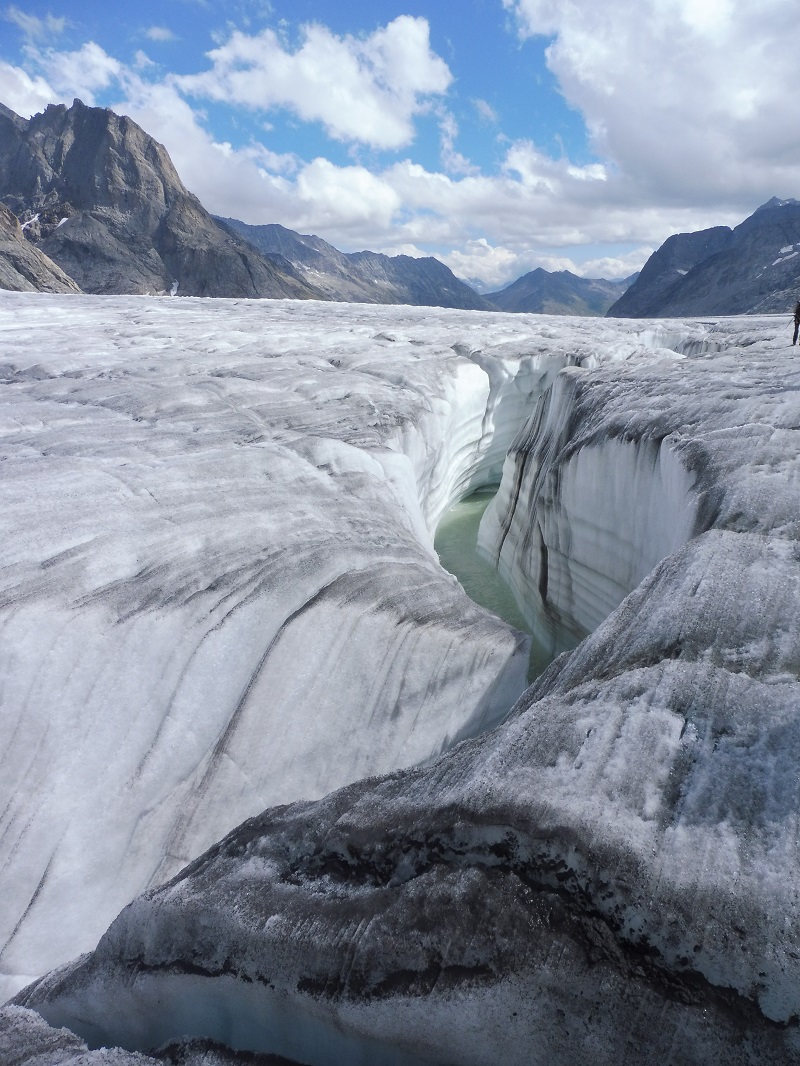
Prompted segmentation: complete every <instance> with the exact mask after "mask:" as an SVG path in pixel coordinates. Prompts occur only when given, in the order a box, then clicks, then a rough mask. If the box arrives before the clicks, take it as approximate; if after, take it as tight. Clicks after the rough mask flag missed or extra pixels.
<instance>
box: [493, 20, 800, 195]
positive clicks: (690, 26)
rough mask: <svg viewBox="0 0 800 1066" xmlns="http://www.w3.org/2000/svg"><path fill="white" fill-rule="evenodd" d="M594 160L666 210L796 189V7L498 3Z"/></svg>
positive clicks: (799, 159) (799, 142)
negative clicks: (586, 134) (542, 40)
mask: <svg viewBox="0 0 800 1066" xmlns="http://www.w3.org/2000/svg"><path fill="white" fill-rule="evenodd" d="M503 2H504V4H505V7H506V8H507V9H508V10H510V11H512V12H514V14H515V15H516V18H517V22H518V27H519V31H520V34H521V36H523V37H526V36H532V35H545V36H548V37H551V38H552V40H551V43H550V44H549V46H548V49H547V62H548V65H549V67H550V69H551V70H552V72H553V73H554V74H555V76H556V77H557V79H558V81H559V84H560V86H561V89H562V91H563V93H564V95H565V96H566V99H567V100H568V102H569V103H570V104H571V105H572V106H573V107H575V108H577V109H579V110H580V112H581V113H582V115H583V117H584V120H585V122H586V124H587V127H588V129H589V131H590V133H591V136H592V143H593V147H594V150H595V152H596V153H597V155H598V156H599V157H600V158H601V159H603V160H605V161H607V162H608V163H612V164H613V165H614V166H615V167H616V168H617V170H618V172H619V174H620V176H621V177H622V178H623V179H624V180H625V181H626V182H628V183H630V186H631V189H632V191H634V192H635V193H637V194H639V195H643V196H645V197H647V198H649V199H650V200H651V201H652V200H654V199H655V198H657V197H660V198H661V199H662V202H663V201H665V200H667V199H672V200H673V202H680V201H682V202H684V203H687V202H689V201H692V200H693V201H694V202H698V200H699V199H704V200H705V202H706V203H713V202H717V203H720V202H722V203H731V202H732V201H733V200H736V199H738V200H739V201H740V202H741V201H742V200H743V199H744V198H746V197H748V196H755V197H759V198H760V197H763V196H765V194H767V195H769V194H770V193H769V192H768V189H771V190H774V191H775V192H776V193H777V194H778V195H781V193H780V189H784V188H788V189H791V188H792V187H793V186H794V188H796V187H797V168H798V166H799V165H800V139H798V138H797V137H796V136H795V135H794V131H795V130H796V128H797V120H796V114H795V112H796V101H795V98H794V94H793V93H792V92H791V89H790V87H791V86H792V85H793V84H794V82H795V79H796V71H795V68H796V59H795V56H794V53H793V49H792V47H791V42H792V41H793V39H794V37H795V35H796V31H797V7H796V4H795V3H794V0H735V2H734V0H639V2H637V3H635V4H634V3H631V2H630V0H606V2H605V3H603V4H597V3H596V2H594V0H570V2H569V3H561V2H559V0H503Z"/></svg>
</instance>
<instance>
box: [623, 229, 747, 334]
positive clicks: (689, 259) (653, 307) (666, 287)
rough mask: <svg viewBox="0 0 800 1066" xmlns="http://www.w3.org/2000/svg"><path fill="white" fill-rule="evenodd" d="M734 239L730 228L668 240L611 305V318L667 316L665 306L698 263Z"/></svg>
mask: <svg viewBox="0 0 800 1066" xmlns="http://www.w3.org/2000/svg"><path fill="white" fill-rule="evenodd" d="M732 239H733V233H732V231H731V230H730V229H729V228H728V227H727V226H715V227H713V228H712V229H706V230H700V231H699V232H698V233H676V234H673V236H672V237H668V238H667V240H666V241H664V243H663V244H662V245H661V247H660V248H659V249H658V250H657V251H656V252H653V254H652V255H651V256H650V258H649V259H648V260H647V262H646V263H645V265H644V266H643V267H642V270H641V273H640V274H639V277H638V278H637V280H636V281H635V282H634V284H633V285H631V287H630V288H629V289H628V290H627V292H625V293H623V294H622V296H620V297H619V299H618V300H617V301H616V302H615V303H613V304H612V305H611V307H610V308H609V309H608V311H607V313H608V316H609V317H615V318H652V317H656V316H658V315H661V314H663V313H665V312H664V311H663V310H662V307H663V304H664V301H665V300H667V299H669V297H668V295H667V294H668V293H669V292H670V291H671V290H672V288H673V287H679V286H680V285H681V283H682V281H683V279H684V277H686V276H687V275H688V274H689V272H690V271H691V270H692V268H693V267H695V266H696V265H697V264H698V263H701V262H703V261H705V260H706V259H708V258H709V257H711V256H714V255H716V254H717V253H718V252H722V251H724V250H725V249H726V248H728V247H729V245H730V244H731V241H732Z"/></svg>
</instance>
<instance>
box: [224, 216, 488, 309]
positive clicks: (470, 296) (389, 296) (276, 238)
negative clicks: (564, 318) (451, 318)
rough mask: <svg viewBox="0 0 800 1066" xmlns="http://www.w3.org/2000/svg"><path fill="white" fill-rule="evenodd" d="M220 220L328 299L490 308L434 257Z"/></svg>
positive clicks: (353, 301) (273, 227)
mask: <svg viewBox="0 0 800 1066" xmlns="http://www.w3.org/2000/svg"><path fill="white" fill-rule="evenodd" d="M220 221H221V222H224V223H225V225H226V226H228V227H229V228H230V229H232V230H235V231H236V232H237V233H238V234H240V235H241V236H242V237H244V238H245V240H247V241H249V242H250V244H252V245H253V247H255V248H257V249H258V250H259V251H260V252H262V253H263V254H264V255H266V256H270V257H272V256H276V255H278V256H281V257H283V259H285V260H288V262H289V263H291V265H292V266H293V267H294V268H296V269H297V270H298V271H299V272H300V273H301V274H303V276H304V277H305V279H306V281H307V282H308V283H309V284H311V285H314V287H315V288H317V289H320V290H321V291H322V292H324V293H325V296H326V298H327V299H330V300H345V301H348V302H352V303H378V304H411V305H412V306H418V307H457V308H461V309H462V310H482V311H491V310H494V307H493V306H492V304H491V303H490V302H489V301H487V300H486V299H484V298H483V297H481V296H479V295H478V294H477V293H476V292H475V290H474V289H472V288H470V286H469V285H467V284H465V283H464V282H463V281H460V280H459V279H458V278H457V277H456V276H455V274H454V273H453V272H452V271H451V270H450V269H449V268H448V267H446V266H445V265H444V263H440V262H439V260H438V259H434V258H431V257H428V258H424V259H414V258H412V257H411V256H408V255H396V256H388V255H381V254H379V253H378V252H351V253H347V252H340V251H339V250H338V249H337V248H334V247H333V245H331V244H328V243H327V241H324V240H322V238H320V237H315V236H314V235H312V234H299V233H295V232H294V231H293V230H290V229H286V228H285V227H284V226H278V225H269V226H250V225H248V224H247V223H245V222H240V221H238V219H235V218H226V219H221V220H220Z"/></svg>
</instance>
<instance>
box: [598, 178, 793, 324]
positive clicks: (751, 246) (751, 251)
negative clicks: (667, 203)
mask: <svg viewBox="0 0 800 1066" xmlns="http://www.w3.org/2000/svg"><path fill="white" fill-rule="evenodd" d="M798 295H800V202H798V201H797V200H779V199H777V197H773V198H772V199H771V200H769V201H768V202H767V203H765V204H763V205H762V206H761V207H759V208H758V209H757V210H756V211H755V212H753V214H752V215H750V216H749V217H748V218H746V219H745V220H744V222H742V223H740V225H738V226H736V228H735V229H729V228H728V227H727V226H715V227H713V228H712V229H707V230H700V231H698V232H696V233H678V234H674V235H673V236H672V237H669V238H668V239H667V240H666V241H665V242H664V244H662V246H661V247H660V248H659V249H658V250H657V251H656V252H654V253H653V255H652V256H651V257H650V258H649V259H648V261H647V262H646V263H645V265H644V267H643V268H642V272H641V274H640V275H639V278H638V280H637V281H636V282H635V283H634V284H633V285H632V286H631V287H630V288H629V289H628V291H627V292H626V293H625V294H624V295H623V296H621V297H620V299H619V300H617V302H616V303H615V304H613V306H612V307H611V308H609V310H608V312H607V313H608V315H609V316H614V317H620V318H656V317H660V316H676V317H678V316H682V315H736V314H763V313H765V312H781V311H789V310H790V309H791V308H792V306H793V304H794V302H795V301H796V300H797V298H798Z"/></svg>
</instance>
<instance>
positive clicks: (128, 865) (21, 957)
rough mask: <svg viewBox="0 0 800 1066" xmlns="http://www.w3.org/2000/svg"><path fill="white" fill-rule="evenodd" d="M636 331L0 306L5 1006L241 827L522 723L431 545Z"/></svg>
mask: <svg viewBox="0 0 800 1066" xmlns="http://www.w3.org/2000/svg"><path fill="white" fill-rule="evenodd" d="M637 329H638V327H633V326H630V325H622V326H619V325H613V324H599V325H593V326H592V329H591V331H589V332H587V331H586V329H585V328H584V326H583V325H582V324H581V323H576V322H574V321H573V322H565V323H559V322H558V320H545V319H535V318H531V319H524V318H520V317H518V316H511V315H491V314H479V313H469V312H467V313H463V312H447V311H439V310H433V309H424V310H423V309H408V308H392V309H389V308H377V307H364V306H362V307H353V306H347V305H331V304H313V303H311V304H305V303H291V302H264V303H248V302H246V301H244V302H235V301H194V300H176V301H170V300H158V299H147V298H99V297H98V298H92V299H85V298H83V297H76V298H70V299H64V298H58V297H37V296H34V295H30V296H27V295H21V294H10V293H3V294H0V522H2V536H1V537H0V677H1V678H2V690H1V691H0V701H2V702H1V703H0V899H2V907H0V998H2V997H3V993H5V994H6V995H9V994H11V992H12V991H14V990H15V989H16V988H18V987H20V986H21V984H23V983H25V982H26V981H27V980H29V979H30V978H32V977H34V976H36V975H38V974H39V973H42V972H43V971H44V970H46V969H49V968H50V967H52V966H53V965H55V964H57V963H59V962H62V961H65V960H67V959H69V958H72V957H73V956H74V955H75V954H77V953H78V952H80V951H83V950H86V949H88V948H91V947H93V946H94V944H95V942H96V940H97V937H98V936H99V935H100V933H101V932H102V931H103V929H105V927H106V926H107V925H108V923H109V922H110V921H111V920H112V918H113V917H114V916H115V914H117V913H118V911H119V910H120V909H121V907H123V906H124V905H125V904H126V903H127V902H128V901H129V900H130V899H132V898H133V896H135V895H136V894H137V893H138V892H140V891H142V890H143V889H145V888H146V887H148V885H151V884H155V883H158V882H159V881H161V880H164V879H165V878H166V877H169V876H171V875H172V874H173V873H175V871H176V870H178V869H179V868H180V867H181V866H182V865H183V864H184V863H185V862H187V861H188V860H190V859H192V858H194V857H195V856H196V855H197V854H199V853H200V852H201V851H203V850H204V849H205V848H206V847H208V846H209V845H211V844H212V843H213V842H214V841H215V840H218V839H219V838H220V837H221V836H222V835H223V834H224V833H226V832H227V831H228V830H230V829H231V828H232V827H233V826H234V825H236V824H237V823H238V822H240V821H241V820H242V819H243V818H245V817H248V816H250V815H252V814H255V813H257V812H259V811H261V810H263V809H264V807H267V806H270V805H272V804H275V803H282V802H287V801H290V800H294V799H299V798H311V797H317V796H320V795H323V794H324V793H326V792H328V791H329V790H331V789H332V788H335V787H338V786H340V785H343V784H346V783H347V782H350V781H353V780H356V779H358V778H360V777H364V776H366V775H370V774H377V773H383V772H386V771H387V770H390V769H393V768H395V767H398V766H406V765H410V764H414V763H417V762H420V761H423V760H426V759H428V758H430V757H432V756H435V755H436V754H438V753H439V752H440V751H442V750H445V749H446V748H447V747H448V746H449V745H451V744H452V743H453V742H454V740H455V739H457V738H460V737H463V736H468V735H471V734H474V733H476V732H478V731H480V730H481V729H483V728H485V727H486V726H487V725H491V724H493V723H495V722H497V721H498V720H499V719H500V718H501V717H502V716H503V715H504V714H505V713H506V712H507V710H508V709H509V707H510V706H511V704H512V703H513V702H514V700H515V699H516V697H517V696H518V695H519V693H520V692H521V691H522V688H523V687H524V672H525V660H526V649H525V647H524V641H523V638H522V637H521V636H520V635H519V634H517V633H514V632H512V631H511V630H509V629H508V627H506V626H505V625H504V624H503V623H501V622H500V621H499V620H498V619H496V618H494V616H490V615H488V614H487V613H485V612H483V611H481V610H479V609H478V608H476V607H475V606H474V605H473V604H472V603H471V602H470V601H469V600H468V599H466V597H465V596H464V595H463V593H462V591H461V589H460V587H459V586H458V585H457V583H456V582H455V581H454V579H453V578H452V577H451V576H450V575H448V574H446V573H444V572H443V571H442V570H441V568H440V567H439V565H438V561H437V559H436V557H435V555H434V553H433V550H432V539H431V538H432V532H433V530H434V528H435V525H436V522H437V521H438V518H439V516H440V515H441V514H442V512H443V511H444V510H445V509H446V508H447V507H448V506H449V505H450V504H451V503H452V502H453V501H454V500H456V499H457V498H459V496H461V495H462V494H464V493H465V492H467V491H468V490H469V489H470V488H471V487H474V486H478V485H480V484H482V483H485V482H487V481H492V480H497V479H499V474H500V470H501V468H502V464H503V460H504V458H505V454H506V451H507V448H508V445H509V443H510V441H511V440H512V438H513V437H514V435H515V434H516V432H517V430H518V429H519V427H520V425H521V424H522V423H523V422H524V420H525V419H526V417H527V415H528V412H529V410H530V409H531V406H532V405H533V404H535V401H536V398H537V397H538V395H539V394H540V393H541V392H542V391H543V390H544V389H545V388H546V387H547V386H548V384H549V383H550V381H552V379H553V377H554V375H555V374H556V372H557V371H558V370H559V369H560V368H561V367H563V366H565V365H566V364H567V363H569V362H574V361H575V360H576V359H578V358H581V359H583V360H585V361H586V362H587V363H588V362H593V361H596V360H597V359H598V358H608V359H620V358H625V357H627V356H629V355H631V353H636V352H641V350H642V342H641V341H640V340H639V334H638V332H637ZM648 329H649V330H650V331H652V324H649V325H648ZM705 332H706V331H705V330H704V329H703V328H702V327H696V328H694V329H693V330H690V333H691V334H692V335H695V336H703V335H704V334H705ZM645 343H646V344H652V343H653V340H652V338H651V337H650V336H649V335H648V336H647V337H646V342H645Z"/></svg>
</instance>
